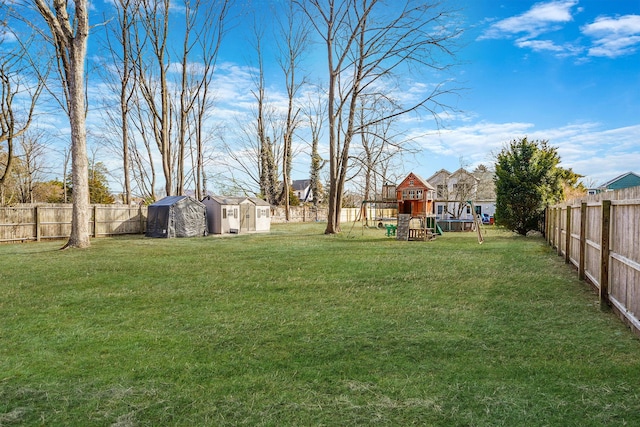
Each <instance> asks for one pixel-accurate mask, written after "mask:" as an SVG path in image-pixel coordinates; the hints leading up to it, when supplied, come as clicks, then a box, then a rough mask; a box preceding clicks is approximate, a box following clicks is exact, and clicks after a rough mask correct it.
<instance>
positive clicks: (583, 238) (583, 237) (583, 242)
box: [578, 202, 587, 280]
mask: <svg viewBox="0 0 640 427" xmlns="http://www.w3.org/2000/svg"><path fill="white" fill-rule="evenodd" d="M586 256H587V202H582V204H581V205H580V262H579V263H578V278H579V279H580V280H584V279H585V278H586V276H585V264H586V262H585V257H586Z"/></svg>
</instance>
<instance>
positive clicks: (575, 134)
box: [424, 0, 640, 183]
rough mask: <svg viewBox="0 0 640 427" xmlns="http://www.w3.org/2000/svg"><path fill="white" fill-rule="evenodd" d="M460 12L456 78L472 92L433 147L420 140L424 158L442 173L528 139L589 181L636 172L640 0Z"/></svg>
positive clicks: (473, 6)
mask: <svg viewBox="0 0 640 427" xmlns="http://www.w3.org/2000/svg"><path fill="white" fill-rule="evenodd" d="M462 5H463V8H464V12H463V14H464V15H465V19H466V23H467V24H468V26H467V34H466V35H465V40H466V41H468V44H467V45H466V46H465V47H464V48H463V50H462V51H461V53H460V55H459V57H460V59H461V60H462V64H461V65H460V66H459V68H458V69H459V74H458V79H459V80H460V81H462V82H464V85H465V87H467V88H468V90H466V91H465V92H464V93H462V94H461V97H460V99H459V104H458V107H459V108H460V109H461V110H462V113H461V114H460V115H459V116H458V117H457V118H456V120H452V121H451V122H450V123H448V124H447V128H446V129H444V130H442V131H441V133H440V135H439V137H438V138H435V139H436V142H435V143H433V139H434V138H432V137H429V138H426V139H425V141H424V148H425V152H424V157H425V158H429V159H432V160H433V161H434V162H435V163H437V164H438V165H443V167H445V168H447V169H455V168H456V166H458V165H459V163H460V161H459V160H458V156H464V159H465V163H469V164H471V165H475V164H477V163H478V162H486V163H489V162H491V153H495V152H496V151H499V150H500V149H501V148H502V146H503V144H504V143H505V142H508V141H510V140H511V139H513V138H519V137H522V136H528V137H529V138H530V139H546V140H549V141H550V143H551V145H553V146H556V147H558V151H559V153H560V156H561V159H562V165H563V166H565V167H570V168H573V169H574V171H576V172H577V173H580V174H582V175H585V181H586V182H587V183H594V182H595V183H600V182H603V181H607V180H608V179H611V178H613V177H615V176H617V175H619V174H622V173H624V172H627V171H630V170H634V171H636V172H640V1H639V0H615V1H602V0H556V1H542V2H534V1H523V0H510V1H499V0H466V1H463V2H462ZM434 166H435V165H434ZM431 167H432V166H431V165H429V166H428V167H427V169H429V168H431ZM435 168H436V169H437V168H438V166H435ZM424 174H425V175H427V176H428V175H429V174H430V170H428V171H426V172H425V173H424Z"/></svg>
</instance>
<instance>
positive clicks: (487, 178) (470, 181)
mask: <svg viewBox="0 0 640 427" xmlns="http://www.w3.org/2000/svg"><path fill="white" fill-rule="evenodd" d="M427 181H428V182H429V183H430V184H431V185H433V186H434V187H435V189H436V199H435V214H436V217H437V218H438V219H473V213H472V212H471V207H470V206H469V204H468V203H467V202H468V201H472V202H473V204H474V205H475V208H476V213H477V214H488V215H490V216H491V215H493V214H495V209H496V197H495V184H494V182H493V173H492V172H490V171H488V170H487V169H486V168H485V167H484V166H480V167H478V168H477V169H476V170H475V171H474V172H473V173H470V172H468V171H467V170H466V169H463V168H460V169H458V170H457V171H455V172H453V173H452V172H449V171H448V170H446V169H440V170H439V171H438V172H436V173H435V174H433V175H432V176H431V177H429V178H428V179H427Z"/></svg>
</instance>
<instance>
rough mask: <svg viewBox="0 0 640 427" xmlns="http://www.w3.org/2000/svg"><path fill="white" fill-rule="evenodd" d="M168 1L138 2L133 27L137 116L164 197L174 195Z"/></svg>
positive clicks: (143, 0)
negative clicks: (152, 147)
mask: <svg viewBox="0 0 640 427" xmlns="http://www.w3.org/2000/svg"><path fill="white" fill-rule="evenodd" d="M170 6H171V2H170V1H169V0H141V2H140V19H139V20H137V21H136V22H135V24H134V28H135V30H134V37H135V45H134V47H133V48H134V56H135V59H134V61H133V63H134V67H135V70H136V84H137V87H138V88H139V90H140V95H141V98H142V100H143V101H144V104H143V103H139V104H138V106H139V107H141V108H145V109H146V110H147V111H146V112H144V113H141V114H138V117H139V118H145V119H147V120H148V122H147V124H148V126H149V129H151V132H152V135H153V140H154V141H155V143H156V145H157V148H158V151H159V153H160V158H161V162H162V172H163V174H164V179H165V193H166V195H168V196H170V195H173V194H174V191H175V190H174V187H173V171H174V163H175V154H174V152H173V151H174V144H173V143H172V140H171V130H172V124H173V123H172V115H171V94H170V90H169V81H168V73H169V67H170V65H171V61H170V60H169V54H168V51H167V49H168V47H167V46H168V42H169V9H170Z"/></svg>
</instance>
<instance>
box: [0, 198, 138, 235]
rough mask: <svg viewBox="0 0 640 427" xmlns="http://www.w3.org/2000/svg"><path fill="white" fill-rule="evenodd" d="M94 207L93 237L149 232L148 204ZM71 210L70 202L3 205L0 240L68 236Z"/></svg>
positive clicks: (0, 213)
mask: <svg viewBox="0 0 640 427" xmlns="http://www.w3.org/2000/svg"><path fill="white" fill-rule="evenodd" d="M91 211H92V214H91V222H90V229H91V235H92V237H100V236H113V235H118V234H141V233H144V232H145V228H146V222H147V207H146V206H127V205H92V206H91ZM71 212H72V207H71V205H68V204H43V205H17V206H10V207H0V242H4V243H7V242H24V241H30V240H35V241H40V240H42V239H64V238H67V237H69V234H70V233H71Z"/></svg>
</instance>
